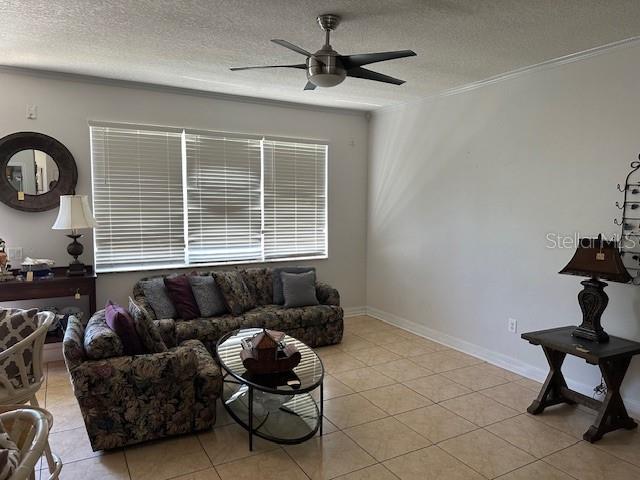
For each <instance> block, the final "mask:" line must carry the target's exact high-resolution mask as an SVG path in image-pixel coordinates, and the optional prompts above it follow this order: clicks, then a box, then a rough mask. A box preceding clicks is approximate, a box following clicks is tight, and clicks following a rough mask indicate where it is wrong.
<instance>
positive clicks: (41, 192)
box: [0, 132, 78, 212]
mask: <svg viewBox="0 0 640 480" xmlns="http://www.w3.org/2000/svg"><path fill="white" fill-rule="evenodd" d="M0 173H2V175H0V200H1V201H2V202H3V203H5V204H7V205H9V206H10V207H12V208H16V209H18V210H23V211H27V212H41V211H45V210H51V209H54V208H56V207H58V205H60V195H69V194H73V193H74V191H75V187H76V183H77V181H78V171H77V168H76V162H75V160H74V159H73V156H72V155H71V152H69V150H68V149H67V148H66V147H65V146H64V145H63V144H62V143H60V142H58V141H57V140H56V139H55V138H52V137H49V136H47V135H44V134H42V133H35V132H19V133H14V134H11V135H8V136H6V137H4V138H2V139H0Z"/></svg>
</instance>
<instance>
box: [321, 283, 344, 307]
mask: <svg viewBox="0 0 640 480" xmlns="http://www.w3.org/2000/svg"><path fill="white" fill-rule="evenodd" d="M316 297H318V301H319V302H320V303H321V304H322V305H340V293H338V290H336V289H335V288H333V287H332V286H331V285H329V284H327V283H322V282H316Z"/></svg>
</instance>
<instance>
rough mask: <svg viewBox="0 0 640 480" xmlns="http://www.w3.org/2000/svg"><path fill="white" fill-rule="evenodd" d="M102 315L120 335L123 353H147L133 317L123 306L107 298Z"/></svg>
mask: <svg viewBox="0 0 640 480" xmlns="http://www.w3.org/2000/svg"><path fill="white" fill-rule="evenodd" d="M104 316H105V320H106V322H107V325H108V326H109V328H110V329H111V330H113V331H114V332H116V334H117V335H118V337H120V341H121V342H122V347H123V350H124V354H125V355H141V354H143V353H147V351H146V350H145V348H144V346H143V345H142V340H140V336H139V335H138V332H136V329H135V326H134V324H133V318H132V317H131V314H130V313H129V312H128V311H127V310H126V309H125V308H122V307H121V306H120V305H117V304H115V303H113V302H112V301H111V300H109V301H107V304H106V305H105V307H104Z"/></svg>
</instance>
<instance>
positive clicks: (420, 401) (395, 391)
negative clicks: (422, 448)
mask: <svg viewBox="0 0 640 480" xmlns="http://www.w3.org/2000/svg"><path fill="white" fill-rule="evenodd" d="M361 395H362V396H363V397H364V398H366V399H367V400H369V401H370V402H371V403H373V404H374V405H375V406H376V407H379V408H381V409H382V410H384V411H385V412H387V413H388V414H389V415H396V414H398V413H402V412H407V411H409V410H415V409H416V408H420V407H425V406H427V405H431V404H432V403H433V402H432V401H431V400H429V399H428V398H426V397H423V396H422V395H420V394H418V393H416V392H414V391H413V390H411V389H410V388H409V387H406V386H404V385H402V384H400V383H397V384H395V385H388V386H386V387H380V388H374V389H373V390H367V391H366V392H362V394H361Z"/></svg>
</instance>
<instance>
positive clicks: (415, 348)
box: [382, 338, 435, 357]
mask: <svg viewBox="0 0 640 480" xmlns="http://www.w3.org/2000/svg"><path fill="white" fill-rule="evenodd" d="M382 347H384V348H386V349H387V350H389V351H391V352H393V353H395V354H397V355H399V356H401V357H415V356H418V355H426V354H427V353H433V352H435V350H433V349H431V348H429V347H427V346H426V345H424V344H421V343H418V342H416V341H414V340H405V339H404V338H403V339H402V340H401V341H398V342H390V343H386V344H383V345H382Z"/></svg>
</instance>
